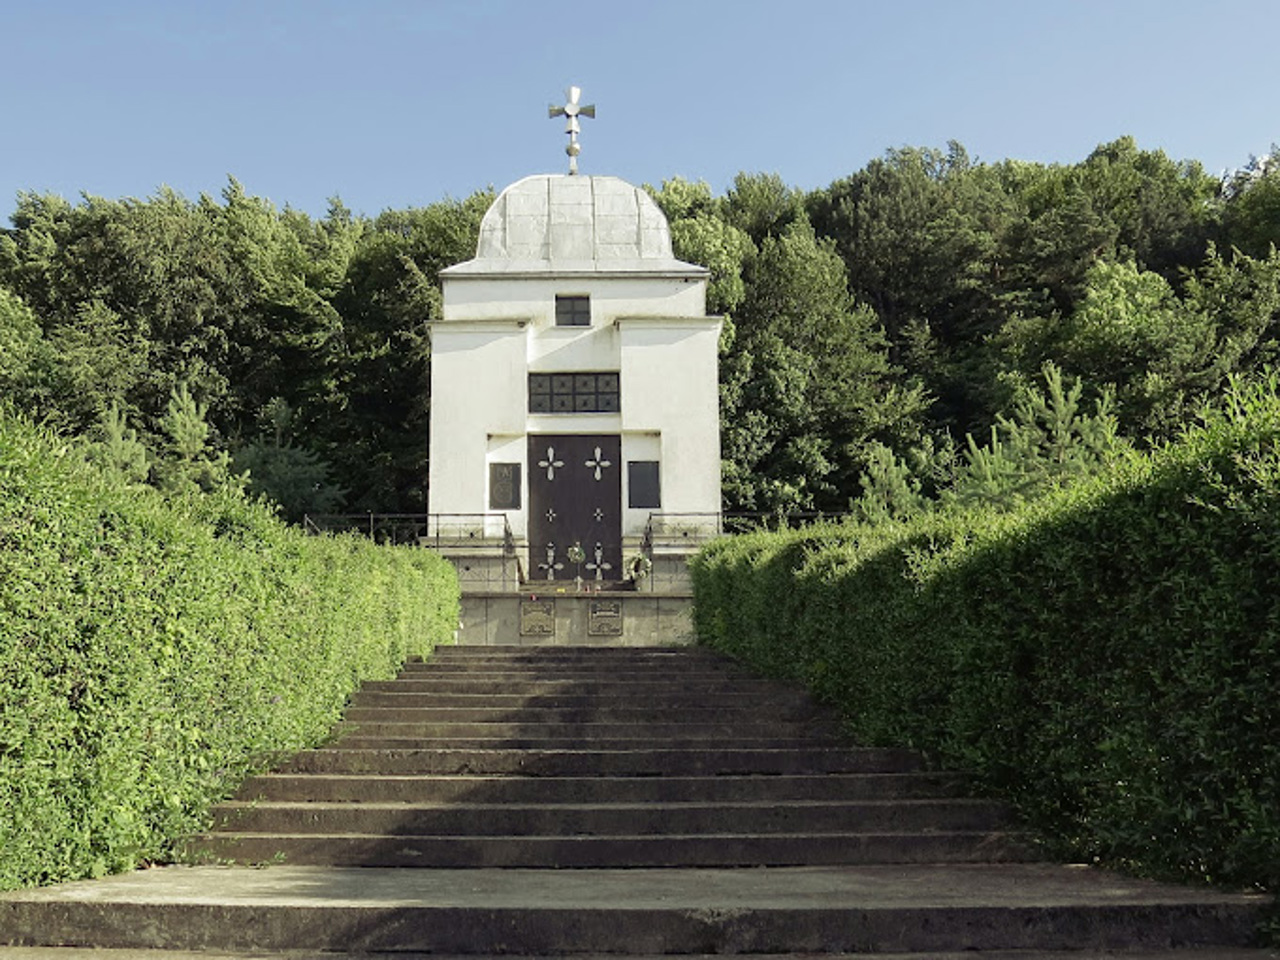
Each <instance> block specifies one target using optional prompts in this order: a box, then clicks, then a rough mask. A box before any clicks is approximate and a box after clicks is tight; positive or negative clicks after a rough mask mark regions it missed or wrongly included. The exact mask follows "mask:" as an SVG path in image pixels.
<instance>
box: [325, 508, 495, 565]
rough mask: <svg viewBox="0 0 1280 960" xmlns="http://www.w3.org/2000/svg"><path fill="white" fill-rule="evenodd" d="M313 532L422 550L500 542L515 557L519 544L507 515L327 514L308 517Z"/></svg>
mask: <svg viewBox="0 0 1280 960" xmlns="http://www.w3.org/2000/svg"><path fill="white" fill-rule="evenodd" d="M302 524H303V526H304V527H305V528H306V529H307V530H309V531H310V532H312V533H359V534H363V535H364V536H367V537H369V539H371V540H375V541H377V542H378V543H393V544H411V545H413V546H421V547H433V548H437V549H438V548H440V547H464V546H470V545H476V546H479V545H481V544H483V543H485V542H486V541H488V542H500V543H501V544H502V551H503V553H505V554H507V555H508V556H512V555H514V554H515V552H516V541H515V537H514V535H513V534H512V533H511V524H510V523H509V522H508V521H507V515H506V514H505V513H323V514H307V515H305V516H304V517H303V518H302Z"/></svg>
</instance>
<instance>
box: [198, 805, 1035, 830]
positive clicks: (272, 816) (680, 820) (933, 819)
mask: <svg viewBox="0 0 1280 960" xmlns="http://www.w3.org/2000/svg"><path fill="white" fill-rule="evenodd" d="M214 815H215V819H214V829H215V830H232V831H235V832H238V833H282V834H283V833H295V832H302V833H313V834H314V833H337V834H343V833H345V834H378V835H382V836H396V835H406V836H407V835H416V836H474V835H495V834H501V835H502V836H508V837H516V836H548V837H549V836H563V835H572V836H606V835H639V836H646V837H660V836H668V835H696V834H744V833H759V834H780V833H788V834H802V833H845V832H856V833H902V832H904V831H933V832H957V831H970V832H972V831H990V830H997V829H1001V828H1004V827H1007V826H1008V825H1009V820H1008V816H1007V813H1006V811H1005V810H1004V808H1002V807H1001V806H1000V805H998V804H995V803H991V802H988V801H983V800H969V799H961V798H956V799H930V800H889V801H885V800H879V801H877V800H869V801H790V802H785V803H784V802H775V801H770V802H759V801H756V802H737V803H641V804H627V803H595V804H538V805H528V804H479V803H470V804H467V805H465V806H464V805H455V804H428V803H413V804H405V803H385V802H384V803H376V802H365V803H324V802H302V803H297V802H294V803H290V802H271V801H267V802H245V801H234V802H229V803H223V804H220V805H219V806H218V807H217V808H215V810H214Z"/></svg>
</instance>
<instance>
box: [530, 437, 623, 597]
mask: <svg viewBox="0 0 1280 960" xmlns="http://www.w3.org/2000/svg"><path fill="white" fill-rule="evenodd" d="M621 454H622V448H621V442H620V440H619V438H618V437H616V436H574V435H562V434H537V435H534V436H530V437H529V567H530V569H529V577H530V579H531V580H535V581H537V580H573V579H574V578H575V577H581V578H582V579H583V581H584V582H585V583H587V584H593V583H601V584H603V583H607V582H611V581H612V582H616V581H618V580H621V579H622V572H621V571H622V464H621ZM579 551H580V553H579Z"/></svg>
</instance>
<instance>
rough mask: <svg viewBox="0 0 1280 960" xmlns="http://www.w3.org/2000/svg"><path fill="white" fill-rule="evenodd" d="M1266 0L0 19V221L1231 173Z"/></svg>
mask: <svg viewBox="0 0 1280 960" xmlns="http://www.w3.org/2000/svg"><path fill="white" fill-rule="evenodd" d="M1277 36H1280V2H1277V0H1213V2H1207V0H1206V2H1200V3H1191V2H1185V0H1110V2H1100V0H1016V2H1015V0H948V2H939V0H915V2H910V3H906V2H902V3H898V2H892V0H869V2H856V0H848V2H835V0H832V2H822V0H772V2H767V3H766V2H755V0H633V2H624V3H613V2H603V0H597V2H592V3H582V2H574V0H565V2H562V3H546V2H542V0H469V2H453V0H434V2H431V0H348V2H334V0H307V2H302V0H255V2H243V0H156V2H152V0H110V2H108V0H93V2H90V0H81V2H75V0H0V65H2V66H3V81H0V222H7V220H8V217H9V215H10V214H11V213H12V211H13V206H14V198H15V196H16V194H17V192H18V191H19V190H35V191H52V192H55V193H60V194H62V195H64V196H66V197H68V198H75V197H77V196H78V195H79V194H80V193H81V192H82V191H83V192H88V193H91V194H97V195H101V196H107V197H121V196H136V197H145V196H148V195H150V194H152V193H153V192H154V191H155V190H156V188H157V187H159V186H160V185H161V184H167V185H169V186H171V187H173V188H175V189H177V190H179V191H180V192H182V193H184V194H185V195H187V196H188V197H192V198H195V197H198V196H199V194H201V193H212V194H217V193H218V192H219V191H220V190H221V189H222V187H223V186H224V185H225V183H226V178H227V176H228V175H229V174H231V175H234V176H236V177H237V178H238V179H239V180H240V181H241V182H242V183H243V184H244V186H245V188H246V189H247V190H248V191H249V192H250V193H254V194H257V195H260V196H265V197H268V198H269V199H271V200H272V201H273V202H274V203H275V204H276V205H277V206H280V207H283V206H285V205H289V206H293V207H295V208H298V209H302V210H305V211H307V212H309V213H312V214H315V215H322V214H323V213H324V210H325V208H326V206H327V204H326V200H327V198H328V197H330V196H333V195H335V194H337V195H340V196H341V197H342V198H343V200H344V201H345V202H346V204H347V205H348V206H349V207H351V208H353V209H354V210H356V211H357V212H363V213H368V214H376V213H377V212H379V211H380V210H382V209H385V208H388V207H390V208H404V207H408V206H415V205H422V204H427V203H431V202H433V201H436V200H439V199H441V198H443V197H445V196H454V197H461V196H465V195H467V194H469V193H470V192H472V191H473V190H476V189H479V188H483V187H485V186H488V185H493V186H496V187H499V188H500V187H502V186H504V185H506V184H507V183H509V182H511V181H513V180H516V179H518V178H519V177H522V176H525V175H526V174H530V173H543V172H549V171H550V172H555V171H560V170H562V169H564V168H565V162H566V161H565V157H564V153H563V149H564V142H565V137H564V134H563V132H562V131H563V121H556V120H549V119H548V118H547V105H548V103H550V102H552V101H556V102H560V101H562V99H563V96H564V94H563V91H564V88H565V87H566V86H568V85H569V84H570V83H576V84H578V85H579V86H581V87H582V88H583V91H584V101H586V102H594V103H595V104H597V108H598V111H599V115H598V118H597V119H596V120H584V121H583V128H584V132H583V136H582V143H583V154H582V160H581V165H582V172H583V173H607V174H614V175H617V176H621V177H624V178H625V179H628V180H630V181H632V182H636V183H643V182H649V183H655V184H656V183H658V182H660V181H661V180H662V179H664V178H667V177H671V176H674V175H679V176H683V177H686V178H689V179H703V180H706V181H707V182H709V183H710V184H711V185H712V187H713V188H714V189H715V190H716V191H717V192H721V191H723V190H724V189H725V188H726V187H727V186H728V185H729V184H730V182H731V181H732V178H733V176H734V174H735V173H737V172H738V171H740V170H747V171H753V172H754V171H763V172H773V173H778V174H780V175H781V176H782V178H783V179H784V180H785V181H787V182H788V183H790V184H793V185H795V186H798V187H803V188H813V187H819V186H825V185H826V184H828V183H830V182H831V181H832V180H834V179H837V178H839V177H842V176H846V175H848V174H849V173H852V172H853V171H855V170H857V169H859V168H860V167H862V166H863V165H865V164H866V162H867V161H868V160H870V159H871V158H873V157H876V156H878V155H880V154H882V153H883V152H884V151H885V150H886V149H888V148H890V147H895V146H903V145H916V146H942V145H944V144H945V143H946V141H947V140H949V139H955V140H959V141H960V142H961V143H963V144H964V145H965V146H966V147H967V148H968V150H969V152H970V154H971V155H973V156H976V157H977V158H979V159H983V160H999V159H1003V158H1005V157H1016V158H1020V159H1026V160H1037V161H1043V162H1074V161H1078V160H1081V159H1083V158H1084V157H1085V156H1087V155H1088V153H1089V152H1090V151H1091V150H1092V149H1093V148H1094V147H1095V146H1096V145H1097V144H1098V143H1101V142H1104V141H1107V140H1112V139H1114V138H1116V137H1118V136H1121V135H1123V134H1132V135H1133V136H1135V137H1136V138H1137V140H1138V143H1139V145H1140V146H1142V147H1144V148H1147V149H1157V148H1159V149H1163V150H1165V151H1166V152H1167V153H1168V154H1170V155H1171V156H1172V157H1174V158H1176V159H1195V160H1199V161H1201V162H1202V163H1204V165H1205V166H1206V168H1208V169H1209V170H1210V171H1211V172H1213V173H1217V172H1220V171H1222V170H1224V169H1227V168H1234V167H1238V166H1241V165H1243V164H1244V163H1246V162H1247V161H1248V159H1249V156H1250V155H1251V154H1260V153H1265V152H1266V151H1267V150H1268V149H1269V148H1270V146H1271V144H1272V143H1273V142H1274V141H1280V97H1278V96H1277V92H1278V91H1280V72H1278V71H1277V59H1278V58H1277V53H1276V38H1277Z"/></svg>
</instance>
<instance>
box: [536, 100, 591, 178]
mask: <svg viewBox="0 0 1280 960" xmlns="http://www.w3.org/2000/svg"><path fill="white" fill-rule="evenodd" d="M581 96H582V90H581V89H579V88H578V87H570V88H569V89H568V90H566V91H565V97H566V101H565V105H564V106H563V107H557V106H556V105H555V104H554V103H553V104H552V105H551V106H550V107H548V108H547V116H548V117H550V118H551V119H555V118H556V117H564V118H565V122H564V132H565V133H567V134H568V135H569V145H568V146H567V147H565V148H564V152H565V153H567V154H568V155H569V176H571V177H573V176H577V174H578V154H580V153H581V152H582V147H581V146H580V145H579V143H578V134H579V133H580V132H581V131H582V126H581V124H579V123H578V117H591V118H592V119H593V120H594V119H595V116H596V105H595V104H594V103H592V104H588V105H586V106H580V105H579V104H578V99H579V98H580V97H581Z"/></svg>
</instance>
